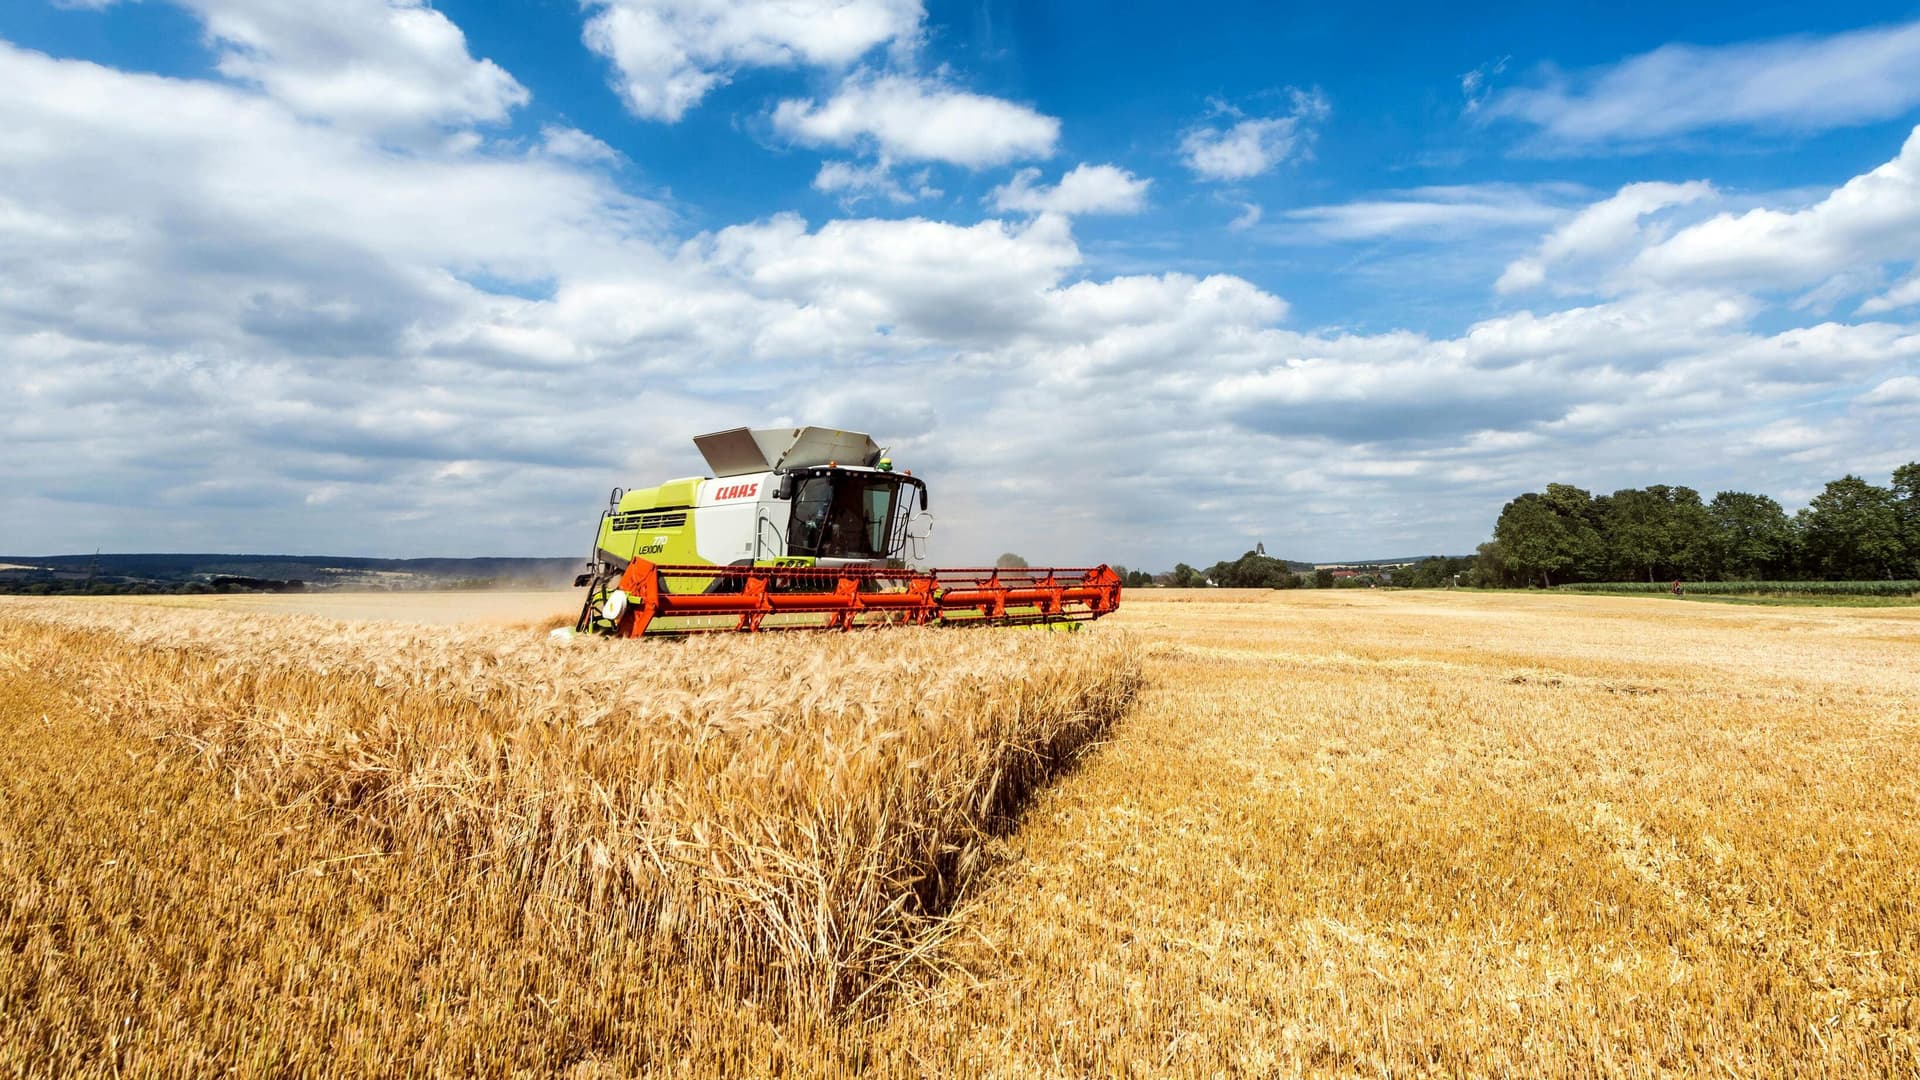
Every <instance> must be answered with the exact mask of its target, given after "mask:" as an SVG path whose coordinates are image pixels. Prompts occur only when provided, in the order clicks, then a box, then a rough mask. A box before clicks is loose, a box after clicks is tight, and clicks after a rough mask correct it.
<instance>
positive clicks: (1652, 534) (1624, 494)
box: [1606, 487, 1672, 581]
mask: <svg viewBox="0 0 1920 1080" xmlns="http://www.w3.org/2000/svg"><path fill="white" fill-rule="evenodd" d="M1666 492H1667V489H1666V488H1664V487H1655V488H1648V489H1646V490H1641V489H1639V488H1625V489H1623V490H1620V491H1616V492H1614V493H1613V495H1612V497H1611V498H1610V499H1609V500H1608V503H1607V523H1606V524H1607V533H1606V534H1607V551H1608V556H1609V561H1610V562H1611V563H1612V566H1613V570H1614V574H1615V576H1618V577H1639V576H1640V575H1641V574H1643V573H1644V574H1645V575H1646V576H1647V580H1648V581H1653V580H1655V578H1654V573H1655V571H1656V569H1658V568H1659V567H1660V566H1661V565H1662V564H1664V563H1666V562H1668V561H1669V560H1670V559H1671V556H1672V548H1671V545H1670V543H1669V541H1668V537H1667V500H1666V497H1665V496H1666Z"/></svg>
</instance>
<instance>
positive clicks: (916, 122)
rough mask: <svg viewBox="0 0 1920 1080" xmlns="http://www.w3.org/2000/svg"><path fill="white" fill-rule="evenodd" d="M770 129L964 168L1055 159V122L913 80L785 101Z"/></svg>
mask: <svg viewBox="0 0 1920 1080" xmlns="http://www.w3.org/2000/svg"><path fill="white" fill-rule="evenodd" d="M773 126H774V127H775V128H776V129H777V130H779V131H780V132H782V133H784V134H786V135H787V136H788V137H790V138H792V139H794V140H795V141H797V142H801V143H806V144H808V145H812V146H837V147H850V146H856V145H869V146H871V147H872V148H874V149H875V150H876V151H877V152H878V153H879V154H880V155H882V156H884V157H886V158H888V159H890V160H894V161H940V162H946V163H948V164H952V165H960V166H964V167H966V168H969V169H980V168H986V167H988V166H992V165H1004V164H1006V163H1008V162H1010V161H1018V160H1021V159H1030V158H1044V157H1049V156H1051V155H1052V154H1053V148H1054V144H1055V143H1056V142H1057V141H1058V140H1059V138H1060V121H1058V120H1056V119H1054V118H1053V117H1051V116H1046V115H1043V114H1041V113H1039V112H1036V111H1034V110H1033V109H1031V108H1028V107H1027V106H1025V105H1020V104H1017V103H1015V102H1011V101H1006V100H1004V99H1002V98H995V97H986V96H984V95H981V94H974V93H970V92H968V91H965V90H960V89H957V88H955V87H952V86H948V85H946V84H944V83H942V82H940V81H938V80H934V79H928V78H922V77H919V76H912V75H899V74H889V75H879V76H868V77H861V78H856V79H850V80H848V81H847V82H846V83H844V84H842V85H841V87H840V89H839V90H838V91H837V92H836V93H835V94H834V95H833V97H831V98H829V99H828V100H826V101H825V102H817V101H814V100H812V99H796V100H788V101H782V102H781V103H780V104H779V106H778V107H776V108H775V109H774V112H773Z"/></svg>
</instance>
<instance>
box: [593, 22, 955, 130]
mask: <svg viewBox="0 0 1920 1080" xmlns="http://www.w3.org/2000/svg"><path fill="white" fill-rule="evenodd" d="M583 6H585V7H587V8H588V9H589V10H592V11H593V12H594V14H593V16H592V17H591V18H590V19H588V20H587V24H586V29H585V40H586V43H587V45H588V47H590V48H592V49H593V51H595V52H597V53H599V54H600V55H602V56H604V57H606V58H607V59H609V60H611V61H612V62H613V64H614V66H615V67H616V68H617V69H618V71H619V75H620V80H619V90H620V93H621V96H622V97H623V98H624V99H625V101H626V103H627V108H628V109H630V110H632V112H633V113H634V114H635V115H636V116H641V117H645V118H647V119H650V120H664V121H667V122H670V123H671V122H674V121H678V120H679V119H680V118H681V117H682V116H684V115H686V112H687V110H688V109H690V108H692V107H693V106H695V105H696V104H698V103H699V102H700V99H701V98H704V97H705V96H706V95H707V94H708V92H709V91H711V90H712V89H713V88H714V87H716V86H720V85H722V84H724V83H726V82H727V81H728V80H729V79H730V78H731V77H732V74H733V73H734V72H735V71H737V70H739V69H740V68H745V67H794V66H798V65H809V66H815V67H829V68H833V67H846V66H848V65H850V64H852V63H853V62H855V61H856V60H859V59H860V58H861V57H862V56H865V55H866V54H867V53H868V52H870V51H871V50H873V49H875V48H877V47H878V46H880V45H883V44H886V43H888V42H906V43H910V42H912V41H913V39H915V38H916V37H917V36H918V34H919V28H920V22H921V20H922V19H923V18H924V17H925V12H924V11H923V10H922V8H921V4H920V0H583Z"/></svg>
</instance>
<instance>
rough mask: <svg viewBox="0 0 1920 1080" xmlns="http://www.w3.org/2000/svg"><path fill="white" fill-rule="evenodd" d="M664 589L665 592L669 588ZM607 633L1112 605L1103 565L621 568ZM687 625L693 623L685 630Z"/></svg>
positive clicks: (1024, 615)
mask: <svg viewBox="0 0 1920 1080" xmlns="http://www.w3.org/2000/svg"><path fill="white" fill-rule="evenodd" d="M669 583H671V587H669ZM618 588H619V589H620V591H621V592H623V593H625V594H626V598H627V600H626V607H625V610H624V611H622V612H621V613H620V615H619V617H618V619H616V620H615V623H614V633H615V634H617V635H618V636H621V637H639V636H641V635H642V634H647V633H668V634H693V633H712V632H716V631H723V630H731V631H737V632H755V631H760V630H851V629H853V628H854V627H856V626H880V625H901V624H905V625H929V624H938V625H946V626H1025V625H1034V624H1042V623H1059V622H1083V621H1088V620H1092V619H1097V618H1099V617H1100V616H1102V615H1105V614H1107V613H1108V612H1110V611H1112V610H1114V609H1115V608H1117V607H1119V606H1120V577H1119V575H1117V574H1115V573H1114V572H1113V570H1112V569H1111V568H1110V567H1107V566H1094V567H1083V568H1073V569H1053V568H1045V569H1035V568H1024V567H1023V568H1020V569H1017V570H1014V569H996V568H992V567H986V568H980V569H954V570H906V569H887V568H879V567H813V566H793V567H788V566H752V567H748V566H658V565H655V564H654V563H650V562H648V561H647V560H645V559H635V560H633V561H632V562H631V563H628V564H627V568H626V572H625V573H624V574H622V575H621V577H620V584H619V586H618ZM689 621H693V622H694V623H695V624H694V625H687V623H688V622H689Z"/></svg>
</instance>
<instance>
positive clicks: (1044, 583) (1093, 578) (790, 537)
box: [574, 427, 1120, 637]
mask: <svg viewBox="0 0 1920 1080" xmlns="http://www.w3.org/2000/svg"><path fill="white" fill-rule="evenodd" d="M693 441H694V445H695V446H697V447H699V449H700V453H701V454H702V456H704V457H705V458H706V460H707V465H708V467H709V468H710V469H712V470H713V475H712V476H707V477H689V478H687V479H682V480H670V481H668V482H667V483H664V484H661V485H659V486H658V487H651V488H635V489H631V490H625V491H622V490H621V489H618V488H616V489H615V490H614V493H613V498H612V499H611V500H610V502H609V505H608V507H607V509H606V512H605V513H603V514H601V515H600V528H599V532H598V534H597V536H596V538H595V541H594V548H593V554H592V556H591V557H590V559H589V561H588V566H587V572H586V573H584V574H582V575H580V576H579V577H578V578H577V579H575V581H574V584H575V585H580V586H585V587H586V588H587V598H586V602H585V604H584V605H583V606H582V608H581V612H580V619H579V621H578V623H577V624H576V626H575V629H576V630H578V631H581V632H596V633H603V634H614V635H618V636H622V637H637V636H639V635H641V634H649V633H654V634H658V633H670V634H686V633H701V632H710V631H716V630H741V631H753V630H796V629H839V630H846V629H852V628H853V627H856V626H873V625H883V624H919V625H929V624H938V625H968V626H1065V627H1066V628H1070V629H1077V627H1078V624H1079V623H1082V622H1086V621H1088V620H1091V619H1096V618H1098V617H1100V616H1101V615H1104V614H1106V613H1107V612H1109V611H1112V610H1113V609H1114V608H1116V607H1118V606H1119V604H1120V580H1119V577H1118V575H1116V574H1115V573H1114V572H1113V570H1112V569H1110V568H1109V567H1106V566H1096V567H1079V568H1072V569H1057V568H1046V569H1041V568H1021V569H1018V570H1010V569H995V568H991V567H988V568H979V569H949V570H916V569H912V568H910V567H909V566H908V565H907V562H906V554H907V550H908V548H909V547H912V548H913V554H914V557H915V558H918V557H919V556H920V555H921V551H920V545H921V544H922V542H923V541H925V540H926V538H927V537H928V536H929V535H930V533H931V531H932V516H931V515H930V514H928V513H927V488H926V484H925V483H924V482H922V481H921V480H919V479H918V478H916V477H915V476H914V475H913V473H912V470H908V471H906V472H895V471H894V469H893V463H892V461H891V460H889V459H888V457H887V456H886V452H885V451H884V450H883V449H882V448H881V447H880V446H879V445H877V444H876V443H875V442H874V441H873V439H872V438H870V437H869V436H867V435H865V434H862V433H860V432H852V431H838V430H834V429H831V428H820V427H802V428H760V429H748V428H734V429H732V430H730V431H719V432H714V433H713V434H711V435H701V436H699V437H697V438H695V439H694V440H693Z"/></svg>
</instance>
